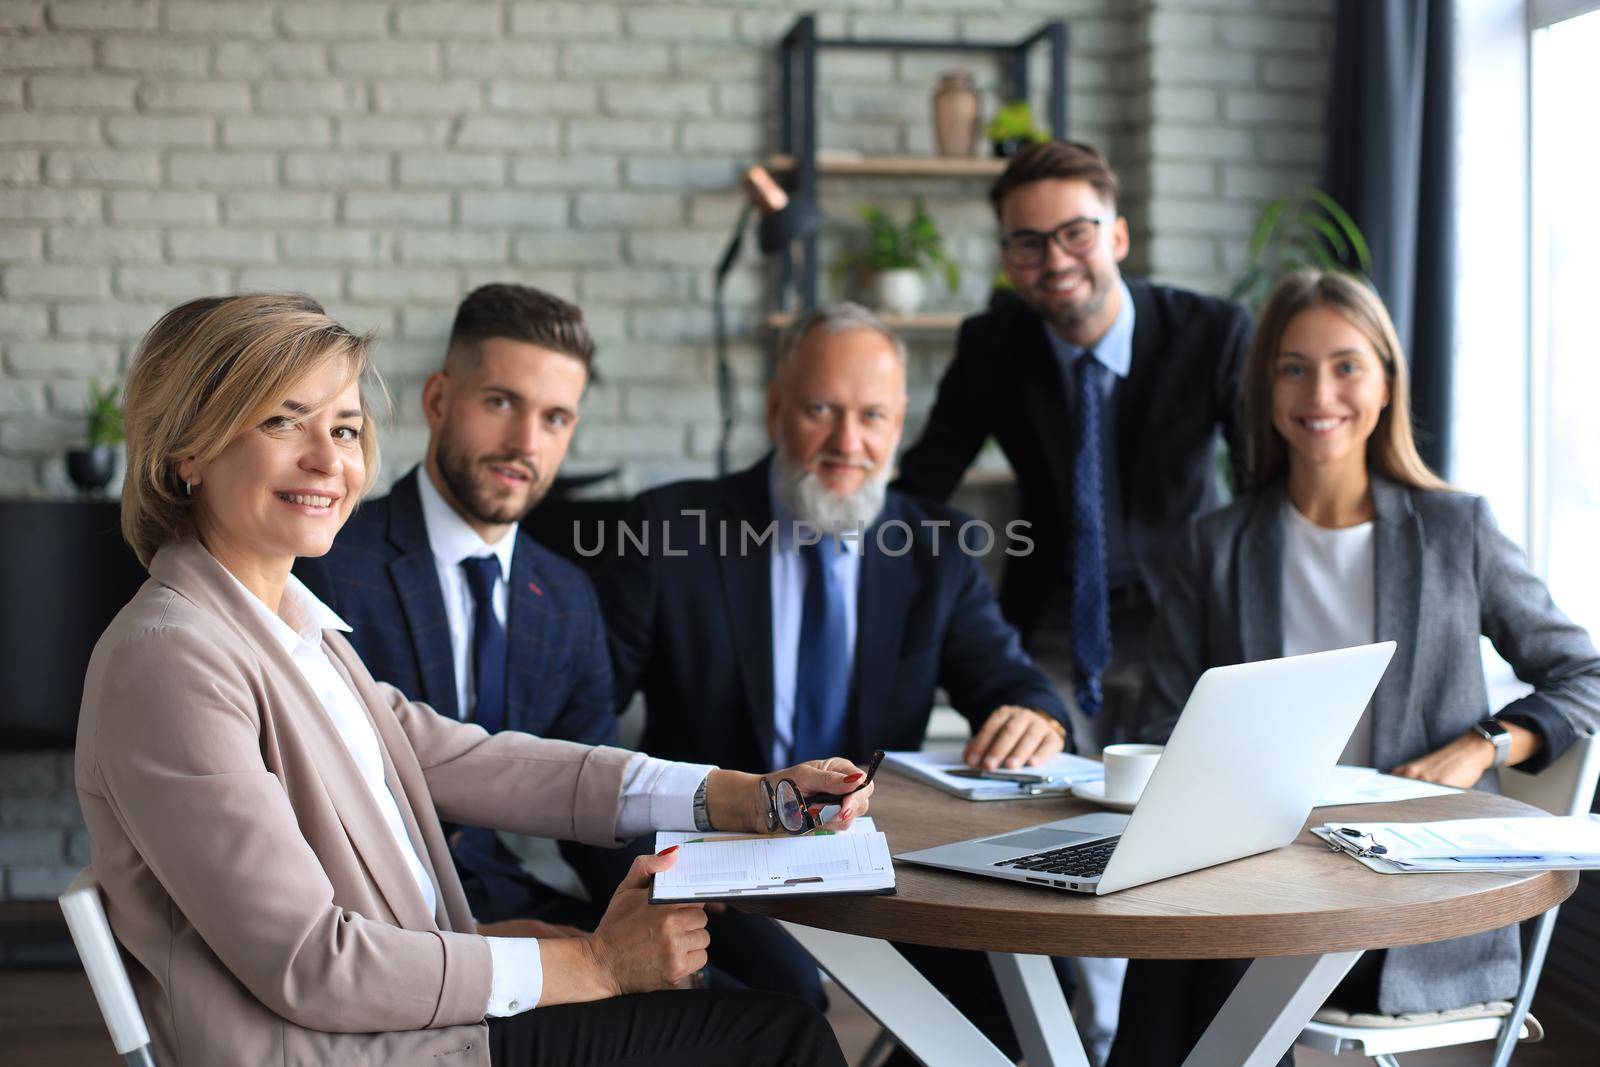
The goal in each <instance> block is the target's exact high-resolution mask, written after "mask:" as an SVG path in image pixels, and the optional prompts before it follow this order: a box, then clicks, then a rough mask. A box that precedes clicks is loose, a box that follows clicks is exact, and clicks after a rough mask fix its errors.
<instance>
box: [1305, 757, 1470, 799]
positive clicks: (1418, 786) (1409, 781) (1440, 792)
mask: <svg viewBox="0 0 1600 1067" xmlns="http://www.w3.org/2000/svg"><path fill="white" fill-rule="evenodd" d="M1459 792H1461V790H1459V789H1455V788H1452V787H1451V786H1448V785H1435V784H1434V783H1432V782H1424V781H1421V780H1420V779H1417V778H1400V777H1398V776H1396V775H1393V774H1379V773H1378V769H1377V768H1376V767H1346V766H1339V767H1335V768H1334V769H1333V773H1332V774H1331V775H1330V776H1329V778H1328V784H1327V785H1325V786H1323V787H1322V795H1321V796H1319V797H1317V803H1316V806H1317V807H1319V808H1331V807H1344V806H1345V805H1347V804H1393V803H1395V802H1396V801H1400V800H1415V799H1417V798H1418V797H1442V796H1444V795H1446V794H1447V793H1459Z"/></svg>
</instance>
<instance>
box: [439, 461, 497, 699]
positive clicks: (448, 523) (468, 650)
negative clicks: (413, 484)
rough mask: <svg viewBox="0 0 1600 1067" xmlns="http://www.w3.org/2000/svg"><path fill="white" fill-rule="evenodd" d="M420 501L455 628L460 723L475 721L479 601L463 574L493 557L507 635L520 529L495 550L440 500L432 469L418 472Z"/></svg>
mask: <svg viewBox="0 0 1600 1067" xmlns="http://www.w3.org/2000/svg"><path fill="white" fill-rule="evenodd" d="M417 495H418V496H419V497H421V498H422V525H423V526H424V527H425V528H426V529H427V531H428V547H429V548H430V549H432V551H433V565H434V569H435V570H437V571H438V572H439V592H440V593H441V594H443V596H444V614H445V619H446V621H447V622H449V624H450V659H451V661H452V662H453V663H454V664H455V669H456V717H457V718H458V719H461V720H462V721H467V720H469V719H471V718H472V709H473V704H474V702H475V701H476V700H477V694H476V693H475V692H473V685H472V635H473V630H474V621H475V618H476V615H475V612H476V611H477V607H478V604H477V601H475V600H474V599H473V598H472V586H470V585H468V584H467V576H466V574H465V573H464V572H463V571H462V569H461V563H462V561H463V560H468V559H473V558H475V557H477V556H493V557H495V558H496V559H498V560H499V561H500V580H499V581H497V582H495V583H494V597H493V605H494V614H495V617H496V618H497V619H499V620H500V626H501V628H502V629H504V628H505V626H506V612H507V610H508V606H509V603H510V596H509V588H510V587H509V583H510V581H511V554H512V553H513V552H514V551H515V550H516V547H517V527H516V524H515V523H513V524H512V526H511V528H510V529H508V530H507V531H506V533H505V536H504V537H501V538H500V540H498V541H496V542H494V544H490V543H489V542H487V541H485V540H484V539H483V538H481V537H479V536H478V531H476V530H474V529H473V528H472V527H471V526H469V525H467V520H466V519H463V518H462V517H461V516H460V515H458V514H456V510H455V508H452V507H451V506H450V505H449V503H447V502H446V501H445V498H444V496H443V495H441V494H440V492H439V489H438V487H437V486H435V485H434V484H433V479H432V478H431V477H429V475H428V469H427V467H419V468H418V469H417Z"/></svg>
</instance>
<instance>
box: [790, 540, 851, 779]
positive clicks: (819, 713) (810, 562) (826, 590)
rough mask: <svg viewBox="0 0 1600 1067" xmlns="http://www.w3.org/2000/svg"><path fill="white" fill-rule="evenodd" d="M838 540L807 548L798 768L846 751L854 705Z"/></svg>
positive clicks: (797, 698)
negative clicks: (847, 728) (847, 718)
mask: <svg viewBox="0 0 1600 1067" xmlns="http://www.w3.org/2000/svg"><path fill="white" fill-rule="evenodd" d="M840 550H841V547H840V544H839V542H838V540H837V539H835V538H832V537H825V538H823V539H822V541H821V542H820V543H819V544H815V545H801V546H800V561H801V563H802V565H803V566H804V568H805V576H806V577H805V581H806V590H805V597H804V600H803V601H802V607H801V614H800V654H799V656H798V657H797V659H796V663H795V681H794V745H793V748H792V750H791V754H792V756H793V759H794V762H796V763H800V762H803V761H804V760H809V759H822V758H824V757H827V756H837V755H839V754H840V751H841V750H842V749H843V747H844V722H845V713H846V711H847V710H848V704H849V700H850V661H851V657H850V647H849V645H848V644H847V643H846V642H847V640H848V632H847V620H846V619H845V614H844V610H845V609H844V590H843V589H842V588H841V587H840V584H839V579H838V577H837V575H835V574H834V570H833V561H834V560H835V559H837V558H838V556H839V552H840Z"/></svg>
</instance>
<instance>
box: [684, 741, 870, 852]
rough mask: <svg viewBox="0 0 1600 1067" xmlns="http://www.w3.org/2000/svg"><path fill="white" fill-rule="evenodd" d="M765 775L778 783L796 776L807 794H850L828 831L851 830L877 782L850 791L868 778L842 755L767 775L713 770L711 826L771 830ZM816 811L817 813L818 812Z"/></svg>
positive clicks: (708, 806) (709, 791)
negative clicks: (764, 786) (763, 786)
mask: <svg viewBox="0 0 1600 1067" xmlns="http://www.w3.org/2000/svg"><path fill="white" fill-rule="evenodd" d="M763 777H765V778H766V779H767V780H768V781H770V782H774V783H775V782H777V781H779V780H780V779H783V778H792V779H794V783H795V785H797V786H799V787H800V792H801V793H803V794H805V795H806V796H810V795H812V794H814V793H833V794H840V793H849V794H850V795H849V796H847V797H845V798H844V801H843V803H841V804H840V805H839V810H838V812H836V813H835V814H834V816H833V818H831V819H829V820H828V822H827V823H826V824H824V828H825V829H828V830H844V829H848V828H849V826H850V824H851V823H852V822H853V821H855V819H857V818H858V817H860V816H862V815H865V814H866V813H867V808H868V807H869V805H870V804H871V798H872V790H873V789H874V787H875V783H868V784H867V786H866V788H864V789H856V790H855V792H850V791H851V790H852V789H855V787H856V784H857V783H858V782H860V781H861V780H862V779H863V778H864V777H866V772H865V771H863V770H862V769H861V768H860V767H857V766H856V765H855V764H854V763H851V762H850V761H849V760H847V759H843V758H841V757H838V756H835V757H832V758H830V759H821V760H810V761H808V762H806V763H797V764H795V765H794V766H793V767H787V768H784V769H783V770H780V771H773V772H772V773H771V774H767V775H758V774H746V773H744V772H742V771H723V770H717V771H712V772H711V776H710V780H709V781H708V783H707V785H706V811H707V814H709V815H710V817H711V825H712V826H714V827H715V828H717V829H718V830H733V831H741V832H745V833H762V834H764V833H767V832H768V826H767V819H766V803H765V800H764V798H763V794H762V791H761V779H762V778H763ZM819 807H820V806H819ZM812 814H816V811H813V812H812Z"/></svg>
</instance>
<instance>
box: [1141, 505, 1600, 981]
mask: <svg viewBox="0 0 1600 1067" xmlns="http://www.w3.org/2000/svg"><path fill="white" fill-rule="evenodd" d="M1284 498H1285V492H1284V488H1283V485H1282V483H1281V482H1279V483H1275V484H1273V485H1270V486H1267V487H1265V488H1263V489H1262V490H1260V491H1257V492H1253V493H1250V494H1249V495H1247V496H1244V497H1242V498H1240V499H1239V500H1238V501H1236V502H1235V503H1234V504H1233V505H1231V506H1230V507H1227V508H1224V509H1223V510H1221V511H1218V512H1214V513H1213V514H1210V515H1207V516H1205V517H1204V518H1201V519H1198V520H1196V521H1195V522H1193V523H1192V524H1191V525H1190V526H1189V527H1188V529H1187V530H1186V531H1185V533H1184V535H1183V536H1182V537H1181V538H1180V539H1179V542H1178V545H1177V548H1176V554H1175V556H1174V559H1173V563H1172V570H1171V572H1170V574H1169V576H1168V578H1167V581H1166V585H1165V590H1166V592H1165V594H1164V599H1163V601H1162V605H1161V611H1160V613H1159V616H1158V618H1157V622H1156V625H1155V627H1154V629H1153V630H1152V632H1151V635H1150V647H1149V678H1148V682H1147V684H1146V685H1145V687H1144V694H1143V707H1142V709H1141V710H1142V712H1143V715H1142V716H1141V718H1142V719H1143V721H1145V722H1147V723H1150V724H1151V725H1150V726H1149V727H1148V728H1147V729H1146V738H1147V740H1153V741H1163V740H1165V739H1166V737H1167V736H1168V735H1169V734H1170V733H1171V732H1172V727H1173V725H1174V724H1175V723H1176V722H1177V718H1178V713H1179V712H1180V711H1182V710H1183V705H1184V703H1185V702H1186V701H1187V700H1188V698H1189V691H1190V690H1191V689H1193V688H1194V683H1195V681H1196V680H1197V679H1198V678H1199V677H1200V675H1201V674H1202V673H1204V672H1205V671H1206V670H1207V669H1209V668H1211V667H1216V666H1222V665H1225V664H1231V663H1247V662H1252V661H1255V660H1261V659H1272V658H1274V657H1277V656H1281V655H1283V618H1282V615H1283V552H1284V535H1283V502H1284ZM1372 503H1373V508H1374V511H1375V512H1376V515H1375V520H1374V526H1373V556H1374V560H1373V562H1374V564H1375V571H1376V573H1375V583H1374V584H1375V586H1376V588H1375V590H1374V595H1375V597H1376V602H1375V608H1376V623H1377V626H1376V629H1377V639H1378V640H1379V641H1389V640H1392V641H1394V642H1395V643H1396V648H1395V654H1394V659H1393V660H1392V661H1391V662H1390V664H1389V669H1388V670H1387V671H1386V672H1384V676H1383V680H1382V681H1381V682H1379V683H1378V689H1377V692H1376V693H1374V694H1373V697H1372V758H1373V761H1374V762H1375V763H1376V764H1377V765H1378V767H1379V769H1381V770H1389V769H1390V768H1393V767H1395V766H1397V765H1399V764H1401V763H1405V762H1407V761H1409V760H1413V759H1416V758H1418V757H1420V756H1424V755H1426V754H1427V753H1429V752H1432V751H1434V750H1435V749H1437V748H1440V747H1442V746H1443V745H1445V744H1447V743H1448V742H1450V741H1453V740H1455V739H1456V738H1457V737H1460V736H1461V735H1462V734H1464V733H1466V732H1467V731H1468V730H1470V729H1471V728H1472V724H1473V723H1475V722H1477V721H1478V720H1479V719H1482V718H1485V717H1486V716H1488V715H1489V714H1490V711H1491V709H1490V707H1489V694H1488V691H1487V689H1486V687H1485V684H1484V678H1483V660H1482V655H1481V652H1480V647H1479V641H1478V635H1479V634H1483V635H1486V636H1487V637H1488V638H1489V639H1490V640H1491V641H1493V642H1494V646H1495V648H1496V649H1497V650H1498V651H1499V652H1500V654H1501V655H1502V656H1504V657H1505V658H1506V660H1507V661H1508V662H1509V663H1510V664H1511V666H1512V667H1513V668H1514V669H1515V670H1516V672H1517V677H1518V678H1521V679H1522V680H1523V681H1525V682H1528V683H1529V684H1531V685H1532V686H1533V687H1534V688H1533V692H1531V693H1529V694H1528V695H1527V696H1524V697H1522V698H1521V699H1519V700H1516V701H1514V702H1512V703H1511V704H1509V705H1507V706H1506V707H1505V708H1503V709H1501V710H1500V712H1499V715H1500V717H1502V718H1506V719H1509V720H1512V721H1514V722H1517V723H1519V724H1521V725H1523V726H1527V727H1528V728H1530V729H1532V730H1535V731H1536V732H1538V733H1539V734H1541V735H1542V736H1543V738H1544V741H1545V746H1544V749H1543V751H1542V752H1541V753H1540V754H1539V755H1538V756H1537V757H1535V758H1534V759H1533V760H1530V761H1528V762H1527V763H1524V764H1522V765H1521V769H1522V770H1526V771H1537V770H1539V769H1540V768H1542V767H1543V766H1545V765H1547V764H1548V763H1549V761H1550V760H1553V759H1555V758H1556V757H1558V756H1560V755H1561V753H1562V751H1563V750H1565V749H1566V748H1567V746H1569V745H1570V744H1571V743H1572V741H1573V738H1574V737H1575V736H1576V734H1577V733H1578V732H1579V731H1583V732H1593V731H1594V730H1595V729H1596V727H1597V725H1600V653H1597V652H1596V651H1595V646H1594V643H1593V642H1592V641H1591V640H1590V639H1589V635H1588V634H1586V633H1585V632H1584V630H1583V628H1582V627H1581V626H1578V625H1577V624H1575V623H1574V622H1572V620H1571V619H1568V618H1567V617H1566V616H1565V615H1563V614H1562V613H1561V612H1560V610H1558V609H1557V608H1556V606H1555V604H1554V603H1552V602H1551V600H1550V593H1549V591H1548V590H1547V589H1546V588H1545V585H1544V583H1543V582H1542V581H1540V580H1539V578H1538V576H1537V575H1535V574H1534V573H1533V572H1532V571H1531V570H1529V568H1528V563H1527V560H1526V558H1525V557H1524V556H1523V554H1522V550H1521V549H1519V548H1518V547H1517V546H1516V545H1514V544H1512V543H1511V541H1510V540H1508V539H1507V538H1506V536H1505V535H1504V534H1502V533H1501V532H1500V531H1499V529H1498V528H1497V527H1496V526H1495V522H1494V518H1493V517H1492V516H1491V515H1490V514H1489V508H1488V505H1487V504H1486V503H1485V502H1484V500H1483V498H1482V497H1476V496H1471V495H1469V494H1467V493H1452V492H1428V491H1425V490H1418V489H1408V488H1405V487H1402V486H1400V485H1397V484H1395V483H1394V482H1391V481H1388V480H1386V479H1381V478H1374V479H1373V483H1372ZM1478 787H1479V788H1480V789H1486V790H1489V791H1493V792H1497V791H1498V786H1497V779H1496V776H1495V775H1494V773H1493V772H1491V773H1489V774H1487V775H1485V776H1484V779H1483V781H1481V782H1480V783H1479V785H1478ZM1519 955H1520V953H1519V947H1518V942H1517V936H1516V931H1515V929H1509V928H1508V929H1505V930H1498V931H1493V932H1490V933H1484V934H1477V935H1474V936H1472V937H1466V938H1459V939H1457V940H1453V941H1442V942H1438V943H1435V944H1431V945H1409V946H1404V947H1400V948H1392V949H1390V950H1389V951H1388V955H1387V957H1386V959H1385V962H1384V966H1383V969H1382V971H1381V972H1380V973H1379V986H1378V1006H1379V1008H1380V1009H1382V1010H1383V1011H1385V1012H1409V1011H1434V1010H1439V1009H1444V1008H1454V1007H1460V1006H1461V1005H1463V1004H1474V1003H1477V1002H1479V1001H1484V1000H1495V999H1509V998H1510V996H1511V995H1512V994H1513V993H1514V992H1515V991H1516V988H1517V979H1518V970H1517V966H1518V960H1519Z"/></svg>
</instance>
